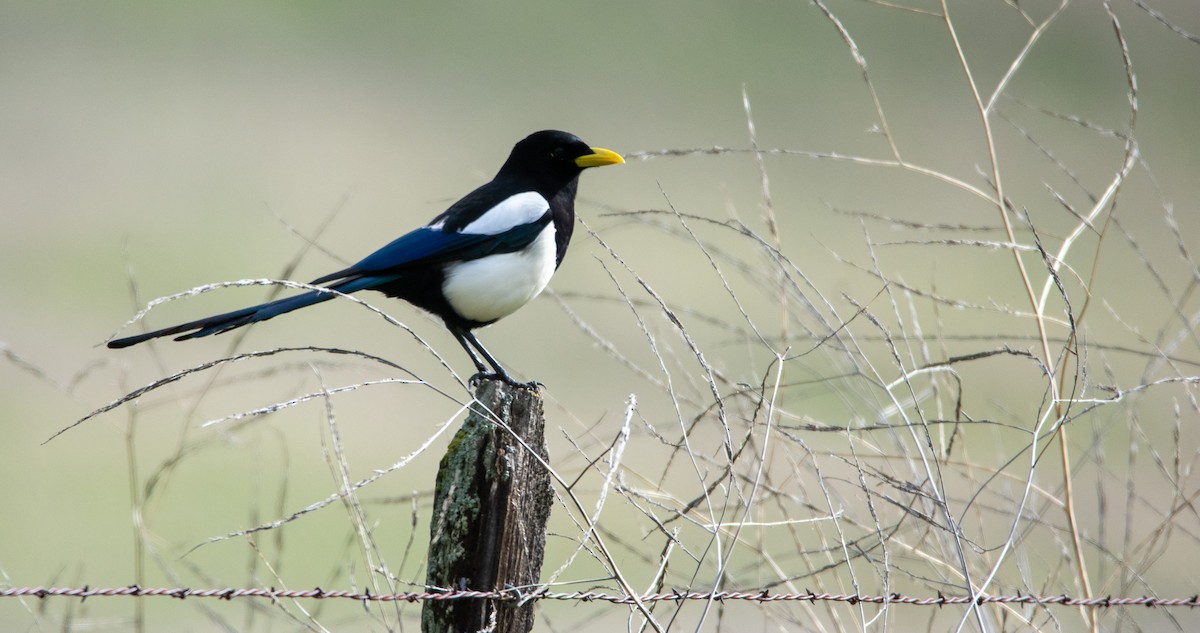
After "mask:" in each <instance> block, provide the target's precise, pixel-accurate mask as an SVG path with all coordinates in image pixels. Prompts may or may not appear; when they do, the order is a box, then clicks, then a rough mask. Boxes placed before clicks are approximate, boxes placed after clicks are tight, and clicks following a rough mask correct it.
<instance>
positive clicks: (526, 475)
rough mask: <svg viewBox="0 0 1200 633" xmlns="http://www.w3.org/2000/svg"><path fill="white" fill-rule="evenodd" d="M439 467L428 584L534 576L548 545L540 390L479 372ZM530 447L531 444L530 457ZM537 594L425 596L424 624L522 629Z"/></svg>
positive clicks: (526, 581)
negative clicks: (506, 598)
mask: <svg viewBox="0 0 1200 633" xmlns="http://www.w3.org/2000/svg"><path fill="white" fill-rule="evenodd" d="M475 399H476V400H477V402H476V403H474V404H473V405H472V407H471V411H470V413H469V414H468V415H467V419H466V422H464V423H463V427H462V428H461V429H459V431H458V434H457V435H455V436H454V440H453V441H452V442H451V443H450V447H449V448H448V449H447V450H446V455H445V457H443V458H442V464H441V468H439V469H438V476H437V486H436V488H435V491H434V497H433V517H432V519H431V520H430V525H429V534H430V543H429V570H428V574H427V576H426V580H425V583H426V585H428V586H430V587H441V588H445V589H473V590H477V591H491V590H504V589H508V588H510V587H530V586H532V585H536V584H537V583H538V579H539V575H540V573H541V569H542V558H543V556H544V554H545V548H546V523H547V521H548V520H549V519H550V509H551V507H552V504H553V500H554V494H553V490H552V488H551V485H550V473H549V471H548V470H547V469H546V466H545V463H546V460H547V457H548V456H547V453H546V439H545V420H544V418H543V417H542V398H541V396H540V395H539V394H538V392H537V391H535V390H532V389H521V388H514V387H512V386H510V385H507V384H505V383H503V382H500V381H498V380H484V381H482V382H481V384H480V385H479V386H478V387H477V388H476V390H475ZM531 451H536V453H537V455H538V456H540V459H539V458H538V457H535V456H534V455H533V454H531ZM533 622H534V618H533V602H532V601H530V602H528V603H527V604H525V605H524V606H520V607H518V606H517V605H516V603H514V602H501V601H495V600H482V599H480V600H428V601H426V602H425V604H424V606H423V608H422V611H421V630H422V631H424V632H425V633H460V632H466V631H471V632H473V631H480V630H488V631H495V632H496V633H527V632H528V631H530V630H531V629H532V628H533Z"/></svg>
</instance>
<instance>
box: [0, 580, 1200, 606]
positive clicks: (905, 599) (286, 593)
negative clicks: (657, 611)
mask: <svg viewBox="0 0 1200 633" xmlns="http://www.w3.org/2000/svg"><path fill="white" fill-rule="evenodd" d="M112 596H134V597H149V596H160V597H168V598H178V599H180V600H182V599H185V598H219V599H221V600H233V599H235V598H269V599H271V600H278V599H302V598H308V599H314V600H322V599H333V598H339V599H345V600H356V601H360V602H423V601H426V600H471V599H485V600H502V601H513V602H522V603H523V602H527V601H530V600H577V601H580V602H609V603H612V604H635V603H637V602H642V603H648V602H682V601H684V600H703V601H709V600H714V601H717V602H722V601H725V600H744V601H749V602H758V603H763V602H845V603H848V604H851V605H855V604H859V603H867V604H887V605H893V604H896V605H913V606H938V607H941V606H949V605H967V604H976V605H980V606H982V605H986V604H997V603H1003V604H1026V605H1036V606H1065V607H1189V608H1195V607H1200V595H1193V596H1191V597H1190V598H1157V597H1151V596H1143V597H1140V598H1132V597H1116V598H1114V597H1112V596H1105V597H1103V598H1072V597H1070V596H1068V595H1066V594H1062V595H1058V596H1044V595H1034V594H1020V593H1018V594H1017V595H1010V596H993V595H986V594H980V595H976V596H974V597H971V596H947V595H943V594H941V593H939V594H938V595H937V596H936V597H919V596H906V595H903V594H899V593H892V594H887V595H859V594H835V593H816V592H812V591H806V592H804V593H770V592H768V591H767V590H765V589H764V590H762V591H709V592H700V591H672V592H670V593H650V594H645V595H642V596H638V597H637V598H634V597H630V596H622V595H613V594H607V593H600V592H594V591H574V592H551V591H540V592H539V591H534V592H522V591H521V590H519V589H516V588H512V589H506V590H503V591H471V590H444V591H441V590H432V591H411V592H399V593H380V594H373V593H371V592H370V591H367V592H359V591H337V590H333V591H330V590H326V589H322V588H320V587H317V588H314V589H300V590H292V589H274V588H240V589H239V588H233V587H227V588H224V589H190V588H183V587H176V588H169V587H140V586H138V585H129V586H128V587H105V588H91V587H88V586H86V585H85V586H83V587H9V588H0V598H20V597H35V598H51V597H68V598H79V599H81V600H85V599H87V598H93V597H112Z"/></svg>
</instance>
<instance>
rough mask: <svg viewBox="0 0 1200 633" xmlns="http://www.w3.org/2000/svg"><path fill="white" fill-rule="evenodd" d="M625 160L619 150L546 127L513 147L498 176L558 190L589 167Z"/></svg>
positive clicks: (544, 191)
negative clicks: (612, 149) (593, 143)
mask: <svg viewBox="0 0 1200 633" xmlns="http://www.w3.org/2000/svg"><path fill="white" fill-rule="evenodd" d="M623 162H625V159H623V158H621V156H620V155H619V154H617V153H616V152H612V151H609V150H606V149H603V148H599V147H589V146H588V144H587V143H584V142H583V141H582V140H580V139H579V137H578V136H575V135H574V134H569V133H567V132H560V131H558V130H542V131H541V132H534V133H533V134H530V135H529V136H526V137H525V138H524V139H522V140H521V141H520V142H519V143H517V144H516V145H514V146H513V149H512V153H511V154H509V155H508V160H506V161H504V166H503V167H501V168H500V173H498V174H496V177H497V178H505V179H512V180H515V181H519V182H524V183H528V184H530V185H533V186H536V187H537V188H538V189H539V190H541V191H542V192H543V193H550V194H552V193H553V192H556V191H557V190H559V189H560V188H562V187H563V186H565V185H567V184H569V183H571V182H572V181H574V180H575V179H576V178H578V177H579V173H580V172H582V171H583V170H584V169H587V168H588V167H600V166H602V165H616V164H619V163H623Z"/></svg>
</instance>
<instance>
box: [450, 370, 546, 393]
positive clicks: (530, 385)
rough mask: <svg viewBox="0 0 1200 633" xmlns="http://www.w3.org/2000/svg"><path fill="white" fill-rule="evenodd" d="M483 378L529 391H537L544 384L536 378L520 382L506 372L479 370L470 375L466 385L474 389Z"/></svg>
mask: <svg viewBox="0 0 1200 633" xmlns="http://www.w3.org/2000/svg"><path fill="white" fill-rule="evenodd" d="M484 380H499V381H500V382H502V383H504V384H506V385H508V386H510V387H514V388H516V389H528V390H530V391H537V390H539V389H541V388H542V387H545V386H546V385H543V384H542V383H540V382H538V381H536V380H531V381H529V382H521V381H519V380H514V379H513V377H512V376H509V375H508V374H507V373H503V372H491V371H481V372H479V373H477V374H475V375H474V376H471V379H470V380H468V381H467V386H468V387H470V388H472V389H474V388H475V387H478V386H479V383H480V382H482V381H484Z"/></svg>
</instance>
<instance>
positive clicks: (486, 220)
mask: <svg viewBox="0 0 1200 633" xmlns="http://www.w3.org/2000/svg"><path fill="white" fill-rule="evenodd" d="M549 210H550V203H549V202H547V201H546V199H545V198H543V197H542V196H541V194H539V193H537V192H535V191H526V192H524V193H518V194H516V195H513V196H509V197H508V198H505V199H504V200H503V201H501V202H500V204H497V205H496V206H494V207H492V208H491V209H488V210H487V211H486V212H485V213H484V214H483V215H481V216H479V218H478V219H477V220H475V221H474V222H472V223H470V224H468V225H466V226H464V227H463V230H462V232H463V233H473V234H475V235H496V234H499V233H503V232H505V231H507V230H509V229H511V228H513V227H514V226H521V225H522V224H529V223H530V222H533V221H534V220H537V219H538V218H540V217H542V216H543V215H545V213H546V212H547V211H549Z"/></svg>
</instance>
